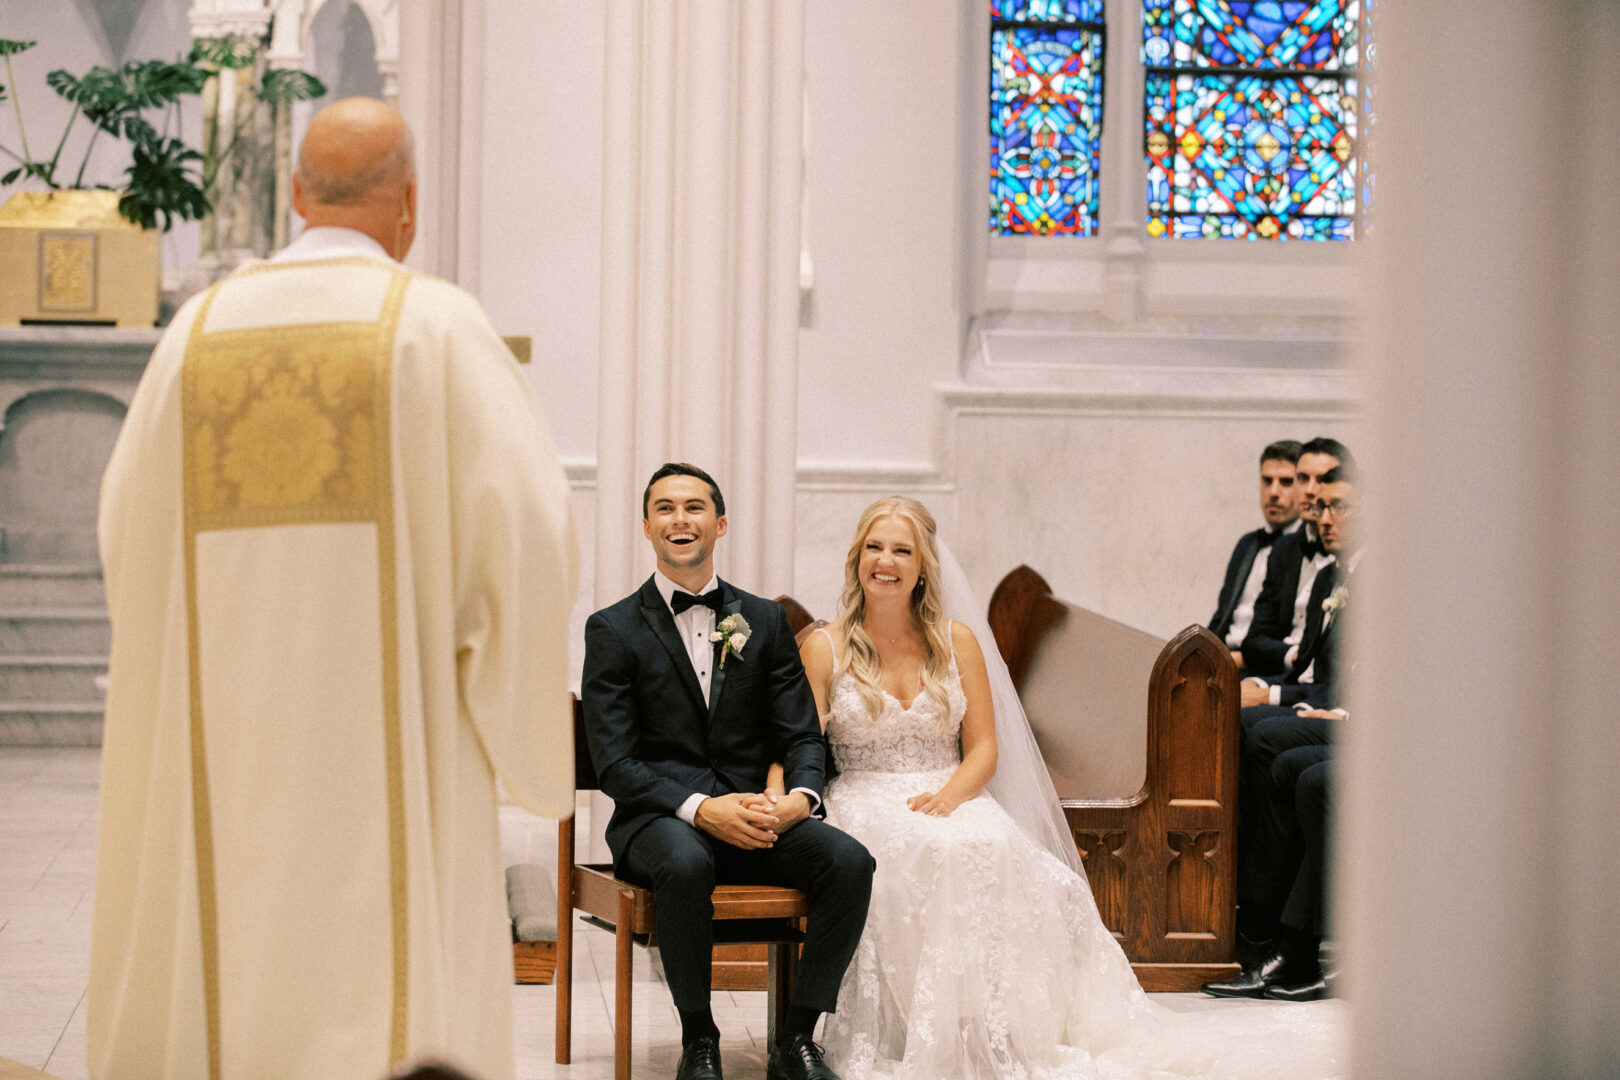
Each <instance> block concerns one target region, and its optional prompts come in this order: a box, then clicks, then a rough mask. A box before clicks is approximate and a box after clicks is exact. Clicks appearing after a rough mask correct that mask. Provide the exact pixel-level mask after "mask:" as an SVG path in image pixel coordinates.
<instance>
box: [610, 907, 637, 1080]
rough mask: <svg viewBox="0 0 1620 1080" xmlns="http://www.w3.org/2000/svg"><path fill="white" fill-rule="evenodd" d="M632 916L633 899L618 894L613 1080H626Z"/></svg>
mask: <svg viewBox="0 0 1620 1080" xmlns="http://www.w3.org/2000/svg"><path fill="white" fill-rule="evenodd" d="M635 917H636V899H635V896H634V895H633V894H632V893H630V892H629V891H628V890H626V891H625V892H621V893H620V894H619V922H618V925H617V926H616V927H615V928H614V934H613V952H614V972H615V975H614V980H613V994H614V1023H613V1080H630V1000H631V999H630V992H631V990H632V989H633V986H632V983H631V972H632V970H633V963H634V954H633V952H632V949H633V947H634V942H633V941H632V939H631V937H630V927H631V924H632V923H633V922H634V920H635Z"/></svg>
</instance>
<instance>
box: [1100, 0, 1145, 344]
mask: <svg viewBox="0 0 1620 1080" xmlns="http://www.w3.org/2000/svg"><path fill="white" fill-rule="evenodd" d="M1103 17H1104V18H1105V19H1106V20H1107V26H1108V55H1107V59H1106V61H1105V63H1104V68H1103V111H1104V113H1105V116H1104V120H1105V124H1117V125H1119V126H1120V127H1122V128H1125V129H1126V132H1125V134H1124V137H1115V138H1108V137H1107V136H1104V138H1103V191H1102V198H1101V200H1100V202H1101V213H1100V215H1099V216H1100V217H1101V219H1102V220H1101V221H1099V222H1098V224H1099V225H1100V226H1101V228H1100V230H1099V231H1100V232H1101V234H1102V237H1103V240H1104V244H1103V299H1102V313H1103V318H1104V319H1105V320H1107V322H1108V323H1110V324H1112V325H1114V326H1129V325H1131V324H1133V323H1135V322H1136V320H1137V318H1138V316H1139V315H1140V314H1141V311H1142V263H1143V260H1144V257H1145V256H1146V254H1147V243H1146V233H1145V232H1144V226H1143V223H1142V218H1143V216H1144V215H1143V213H1142V211H1143V207H1144V205H1145V204H1146V200H1147V195H1146V192H1147V161H1146V159H1145V157H1144V156H1143V151H1142V149H1141V146H1142V129H1143V120H1142V100H1143V98H1142V95H1143V92H1144V90H1145V88H1146V75H1145V74H1144V72H1143V70H1142V60H1141V53H1142V5H1141V4H1139V3H1133V2H1125V3H1122V2H1120V0H1114V2H1113V3H1111V4H1108V5H1107V6H1106V7H1105V8H1104V16H1103ZM1104 130H1105V131H1106V130H1107V128H1106V126H1105V128H1104ZM1110 156H1112V159H1113V160H1109V158H1110Z"/></svg>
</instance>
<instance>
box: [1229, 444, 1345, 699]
mask: <svg viewBox="0 0 1620 1080" xmlns="http://www.w3.org/2000/svg"><path fill="white" fill-rule="evenodd" d="M1354 464H1355V462H1354V459H1353V458H1351V456H1350V451H1349V450H1348V449H1346V448H1345V446H1344V444H1343V443H1340V442H1339V441H1338V440H1336V439H1328V438H1318V439H1312V440H1311V441H1310V442H1308V443H1306V444H1305V445H1304V446H1302V447H1300V451H1299V461H1298V462H1297V464H1296V465H1295V468H1294V475H1295V481H1294V488H1295V491H1296V493H1297V497H1298V499H1299V516H1300V518H1301V519H1302V520H1303V521H1304V523H1305V524H1304V527H1303V528H1300V529H1298V530H1296V531H1295V532H1293V533H1292V534H1290V535H1289V536H1287V537H1285V538H1283V539H1281V540H1279V541H1278V542H1277V543H1276V544H1275V545H1274V546H1273V548H1272V552H1271V558H1269V559H1268V560H1267V561H1266V576H1265V581H1264V582H1263V583H1262V584H1261V586H1260V595H1259V596H1257V597H1256V598H1255V601H1254V618H1253V620H1252V621H1251V622H1250V624H1249V632H1248V633H1247V634H1246V635H1244V638H1243V641H1242V643H1241V645H1240V646H1239V652H1241V653H1242V655H1243V667H1244V669H1245V670H1246V671H1247V672H1248V673H1249V674H1250V675H1263V676H1279V675H1283V674H1286V673H1287V671H1288V667H1289V665H1290V664H1291V663H1292V662H1293V656H1291V655H1290V652H1291V651H1292V650H1294V649H1295V648H1297V647H1298V645H1299V644H1300V642H1301V641H1303V640H1304V637H1305V614H1306V612H1305V609H1306V606H1307V604H1308V603H1309V601H1310V597H1311V586H1312V585H1313V584H1314V583H1315V581H1316V575H1317V574H1318V573H1319V572H1320V571H1321V569H1322V567H1324V566H1326V565H1327V564H1328V563H1329V562H1331V561H1332V559H1333V556H1332V553H1330V552H1329V551H1327V549H1326V548H1324V547H1323V546H1322V541H1321V537H1320V536H1319V535H1318V534H1317V531H1316V522H1315V520H1314V517H1315V511H1314V510H1313V509H1312V506H1313V504H1314V501H1315V499H1316V496H1317V488H1318V486H1319V485H1320V483H1321V479H1322V476H1323V474H1325V473H1326V472H1327V471H1328V470H1329V469H1332V468H1336V467H1338V466H1340V465H1350V466H1352V467H1353V466H1354Z"/></svg>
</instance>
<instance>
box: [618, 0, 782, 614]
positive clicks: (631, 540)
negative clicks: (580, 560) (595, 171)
mask: <svg viewBox="0 0 1620 1080" xmlns="http://www.w3.org/2000/svg"><path fill="white" fill-rule="evenodd" d="M803 23H804V10H803V6H802V3H801V2H800V0H783V2H777V3H768V4H766V3H755V2H751V0H693V2H690V3H682V4H667V3H663V2H662V0H609V2H608V8H607V29H606V43H607V44H606V47H607V53H606V78H605V80H604V83H605V86H606V95H607V98H606V102H605V105H604V112H605V118H606V124H605V129H606V144H605V148H604V169H603V173H604V177H605V180H604V192H603V215H602V218H603V225H602V338H601V340H602V354H601V367H600V372H601V375H600V379H601V387H600V392H599V413H598V417H597V424H598V435H597V459H598V464H597V496H596V513H597V527H596V599H597V601H598V602H599V603H602V604H606V603H610V602H612V601H614V600H617V599H619V598H620V597H622V596H624V595H625V594H626V593H628V592H630V591H631V590H632V589H633V588H635V586H636V585H637V584H638V583H639V582H640V581H641V580H642V579H643V578H644V577H645V576H646V574H647V572H648V570H649V566H650V563H649V560H650V555H649V553H648V550H647V547H646V542H645V541H644V540H643V539H642V537H641V524H640V523H641V495H642V489H643V487H644V485H645V484H646V480H647V477H648V476H649V475H650V474H651V473H652V471H653V470H654V469H655V468H657V467H658V466H659V465H660V464H662V463H663V462H664V461H668V460H686V461H691V462H693V463H695V464H698V465H701V466H702V467H704V468H705V469H707V470H709V471H710V472H711V473H713V474H714V477H715V479H716V480H717V481H718V482H719V484H720V486H721V489H722V491H723V492H724V493H725V496H726V510H727V516H728V518H729V522H730V532H729V534H728V536H727V537H726V539H725V540H723V541H722V542H721V548H720V569H721V572H722V573H723V574H724V575H725V576H726V577H727V578H728V579H730V580H732V581H735V582H736V583H737V584H738V585H740V586H742V587H743V588H745V589H748V590H749V591H751V592H757V593H761V594H763V595H766V596H770V595H774V594H775V593H778V592H783V591H786V590H788V589H789V588H791V586H792V581H793V512H794V471H795V456H796V454H795V450H796V443H797V437H796V436H797V432H796V424H797V415H796V407H797V403H796V385H797V361H798V307H799V230H800V205H799V191H800V184H801V170H802V159H803V153H804V150H803V144H802V140H801V131H802V124H803V114H802V79H803V66H804V60H803V55H804V52H803V50H804V45H803Z"/></svg>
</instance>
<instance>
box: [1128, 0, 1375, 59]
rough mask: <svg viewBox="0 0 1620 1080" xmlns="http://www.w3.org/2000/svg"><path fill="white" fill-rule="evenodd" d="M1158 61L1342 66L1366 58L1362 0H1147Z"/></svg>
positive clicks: (1147, 43)
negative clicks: (1362, 39) (1361, 50)
mask: <svg viewBox="0 0 1620 1080" xmlns="http://www.w3.org/2000/svg"><path fill="white" fill-rule="evenodd" d="M1142 16H1143V18H1142V24H1143V25H1142V32H1143V40H1142V55H1143V58H1144V59H1145V60H1146V61H1147V63H1148V65H1149V66H1150V67H1162V66H1174V67H1250V68H1284V69H1307V70H1311V71H1335V70H1338V69H1340V68H1353V67H1355V66H1356V64H1357V63H1358V60H1359V57H1358V55H1357V53H1358V48H1359V39H1360V33H1359V24H1360V20H1361V0H1144V2H1143V8H1142Z"/></svg>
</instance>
